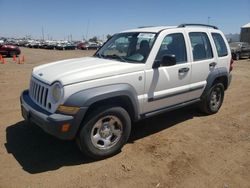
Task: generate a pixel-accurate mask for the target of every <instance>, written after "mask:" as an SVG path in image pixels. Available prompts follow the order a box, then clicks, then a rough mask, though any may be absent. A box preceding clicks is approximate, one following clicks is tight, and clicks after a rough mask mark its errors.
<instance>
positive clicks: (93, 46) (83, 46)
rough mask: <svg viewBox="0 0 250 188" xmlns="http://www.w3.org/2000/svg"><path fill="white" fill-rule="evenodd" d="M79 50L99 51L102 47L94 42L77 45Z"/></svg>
mask: <svg viewBox="0 0 250 188" xmlns="http://www.w3.org/2000/svg"><path fill="white" fill-rule="evenodd" d="M77 48H78V49H81V50H89V49H94V50H97V49H98V48H100V45H99V44H97V43H94V42H81V43H79V44H78V45H77Z"/></svg>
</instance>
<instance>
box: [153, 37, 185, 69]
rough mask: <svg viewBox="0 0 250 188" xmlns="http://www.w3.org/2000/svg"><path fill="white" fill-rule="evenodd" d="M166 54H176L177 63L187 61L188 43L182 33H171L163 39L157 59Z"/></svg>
mask: <svg viewBox="0 0 250 188" xmlns="http://www.w3.org/2000/svg"><path fill="white" fill-rule="evenodd" d="M165 55H174V56H175V59H176V63H177V64H178V63H179V64H180V63H185V62H187V52H186V44H185V39H184V37H183V34H182V33H174V34H170V35H167V36H166V37H165V38H164V39H163V41H162V44H161V47H160V49H159V51H158V54H157V56H156V60H161V59H162V57H163V56H165Z"/></svg>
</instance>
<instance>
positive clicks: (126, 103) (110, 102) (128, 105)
mask: <svg viewBox="0 0 250 188" xmlns="http://www.w3.org/2000/svg"><path fill="white" fill-rule="evenodd" d="M107 106H120V107H122V108H124V109H125V110H126V111H127V112H128V114H129V116H130V118H131V120H132V121H133V120H135V119H136V114H135V109H134V106H133V103H132V101H131V100H130V99H129V97H127V96H117V97H112V98H108V99H103V100H100V101H96V102H94V103H93V104H91V105H90V106H89V108H88V110H87V112H86V115H85V117H87V116H88V115H89V114H90V113H91V112H93V111H95V110H96V109H98V108H102V107H107ZM84 119H85V118H84Z"/></svg>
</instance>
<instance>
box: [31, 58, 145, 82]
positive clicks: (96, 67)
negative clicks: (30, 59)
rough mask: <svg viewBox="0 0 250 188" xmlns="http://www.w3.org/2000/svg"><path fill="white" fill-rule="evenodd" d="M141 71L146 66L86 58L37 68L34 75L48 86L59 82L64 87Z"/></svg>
mask: <svg viewBox="0 0 250 188" xmlns="http://www.w3.org/2000/svg"><path fill="white" fill-rule="evenodd" d="M141 70H144V64H138V63H137V64H133V63H126V62H120V61H116V60H110V59H100V58H96V57H84V58H77V59H68V60H63V61H57V62H54V63H48V64H45V65H41V66H38V67H35V68H34V69H33V73H32V75H33V76H34V77H35V78H37V79H39V80H41V81H42V82H44V83H47V84H52V83H53V82H55V81H59V82H61V84H62V85H68V84H72V83H76V82H83V81H88V80H94V79H99V78H104V77H109V76H114V75H119V74H125V73H130V72H136V71H141Z"/></svg>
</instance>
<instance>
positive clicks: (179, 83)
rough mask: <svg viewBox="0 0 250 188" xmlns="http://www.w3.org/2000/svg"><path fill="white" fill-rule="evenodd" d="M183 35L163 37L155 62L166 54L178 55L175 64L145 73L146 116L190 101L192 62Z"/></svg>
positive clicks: (177, 33)
mask: <svg viewBox="0 0 250 188" xmlns="http://www.w3.org/2000/svg"><path fill="white" fill-rule="evenodd" d="M185 38H186V37H185V35H184V34H183V33H182V32H176V33H169V34H166V35H165V36H163V40H162V42H161V45H160V48H159V51H158V53H157V55H156V58H155V60H160V59H161V58H162V57H163V56H165V55H175V58H176V65H172V66H164V67H163V66H162V67H159V68H155V69H153V68H152V69H148V70H146V71H145V76H146V83H145V91H146V95H147V97H145V99H146V101H145V103H144V104H145V105H144V106H143V111H144V113H148V112H153V111H156V110H160V109H163V108H166V107H170V106H173V105H176V104H180V103H183V102H185V101H189V100H190V97H189V95H188V93H189V89H190V88H189V83H190V77H191V71H192V70H191V63H190V62H189V61H188V58H187V43H186V42H185Z"/></svg>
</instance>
